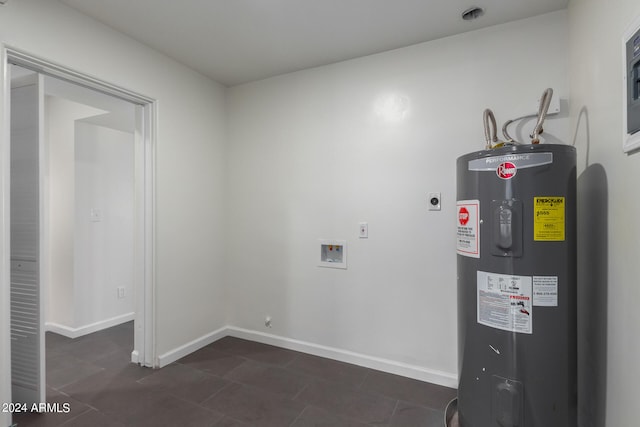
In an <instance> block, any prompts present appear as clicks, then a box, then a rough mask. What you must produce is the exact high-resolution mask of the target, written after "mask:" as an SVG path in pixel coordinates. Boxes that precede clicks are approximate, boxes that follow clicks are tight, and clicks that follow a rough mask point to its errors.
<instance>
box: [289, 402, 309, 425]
mask: <svg viewBox="0 0 640 427" xmlns="http://www.w3.org/2000/svg"><path fill="white" fill-rule="evenodd" d="M308 407H309V405H305V406H304V408H302V411H300V413H299V414H298V416H297V417H295V418H294V419H293V421H291V423H290V424H289V427H293V426H294V425H295V423H296V421H298V420H299V419H300V417H301V416H302V414H304V411H306V410H307V408H308Z"/></svg>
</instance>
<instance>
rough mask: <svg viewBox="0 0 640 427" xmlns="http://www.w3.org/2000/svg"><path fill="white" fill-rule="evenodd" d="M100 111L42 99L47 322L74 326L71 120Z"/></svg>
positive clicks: (73, 179) (72, 126) (49, 98)
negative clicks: (44, 160) (44, 163)
mask: <svg viewBox="0 0 640 427" xmlns="http://www.w3.org/2000/svg"><path fill="white" fill-rule="evenodd" d="M99 112H100V110H96V109H95V108H91V107H88V106H86V105H83V104H79V103H76V102H73V101H69V100H66V99H62V98H58V97H52V96H46V97H45V127H46V131H45V133H44V134H45V139H46V144H45V145H46V147H47V151H46V153H47V157H48V159H47V161H48V172H47V174H46V175H47V186H48V195H47V196H48V201H49V202H48V204H49V214H48V220H49V248H48V251H47V252H48V254H49V256H50V259H49V262H48V263H47V264H48V265H49V278H48V280H47V281H46V282H47V283H48V288H49V289H48V310H47V318H46V322H47V323H54V324H57V325H61V326H65V327H67V328H75V327H77V326H78V325H77V323H76V315H75V309H74V273H73V270H74V242H73V241H74V229H75V192H74V189H75V182H76V176H75V175H76V174H75V167H74V164H75V161H74V157H75V149H74V138H75V121H76V120H78V119H81V118H84V117H88V116H91V115H94V114H97V113H99Z"/></svg>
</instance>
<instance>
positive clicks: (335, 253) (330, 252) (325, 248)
mask: <svg viewBox="0 0 640 427" xmlns="http://www.w3.org/2000/svg"><path fill="white" fill-rule="evenodd" d="M319 242H320V261H319V263H318V267H329V268H342V269H346V268H347V241H346V240H326V239H320V240H319Z"/></svg>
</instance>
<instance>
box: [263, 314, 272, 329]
mask: <svg viewBox="0 0 640 427" xmlns="http://www.w3.org/2000/svg"><path fill="white" fill-rule="evenodd" d="M264 326H266V327H267V328H270V327H271V326H272V325H271V316H267V317H265V318H264Z"/></svg>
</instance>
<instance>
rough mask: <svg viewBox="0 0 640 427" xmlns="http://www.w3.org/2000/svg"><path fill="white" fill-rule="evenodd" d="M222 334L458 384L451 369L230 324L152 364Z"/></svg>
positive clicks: (172, 358) (173, 358)
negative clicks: (431, 366) (392, 358)
mask: <svg viewBox="0 0 640 427" xmlns="http://www.w3.org/2000/svg"><path fill="white" fill-rule="evenodd" d="M226 336H232V337H236V338H242V339H246V340H251V341H256V342H261V343H263V344H269V345H273V346H276V347H281V348H286V349H289V350H295V351H299V352H302V353H307V354H312V355H315V356H320V357H326V358H328V359H333V360H338V361H340V362H346V363H352V364H354V365H358V366H364V367H366V368H371V369H376V370H379V371H383V372H388V373H390V374H396V375H401V376H403V377H408V378H413V379H416V380H420V381H426V382H429V383H432V384H438V385H442V386H445V387H452V388H456V387H457V386H458V376H457V374H454V373H450V372H443V371H438V370H434V369H428V368H424V367H422V366H415V365H409V364H406V363H402V362H397V361H394V360H388V359H382V358H379V357H374V356H367V355H365V354H360V353H354V352H351V351H347V350H342V349H338V348H333V347H327V346H323V345H319V344H313V343H309V342H305V341H299V340H294V339H291V338H285V337H281V336H278V335H272V334H265V333H263V332H258V331H252V330H249V329H243V328H237V327H234V326H226V327H223V328H220V329H218V330H217V331H214V332H212V333H210V334H207V335H204V336H202V337H200V338H197V339H195V340H193V341H191V342H189V343H187V344H185V345H183V346H180V347H178V348H176V349H174V350H170V351H168V352H166V353H164V354H162V355H161V356H159V357H158V360H157V364H156V365H157V366H158V367H160V368H162V367H163V366H167V365H168V364H170V363H172V362H175V361H176V360H178V359H180V358H182V357H184V356H187V355H188V354H190V353H192V352H194V351H196V350H199V349H201V348H202V347H204V346H207V345H209V344H211V343H213V342H215V341H217V340H219V339H221V338H224V337H226Z"/></svg>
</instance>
